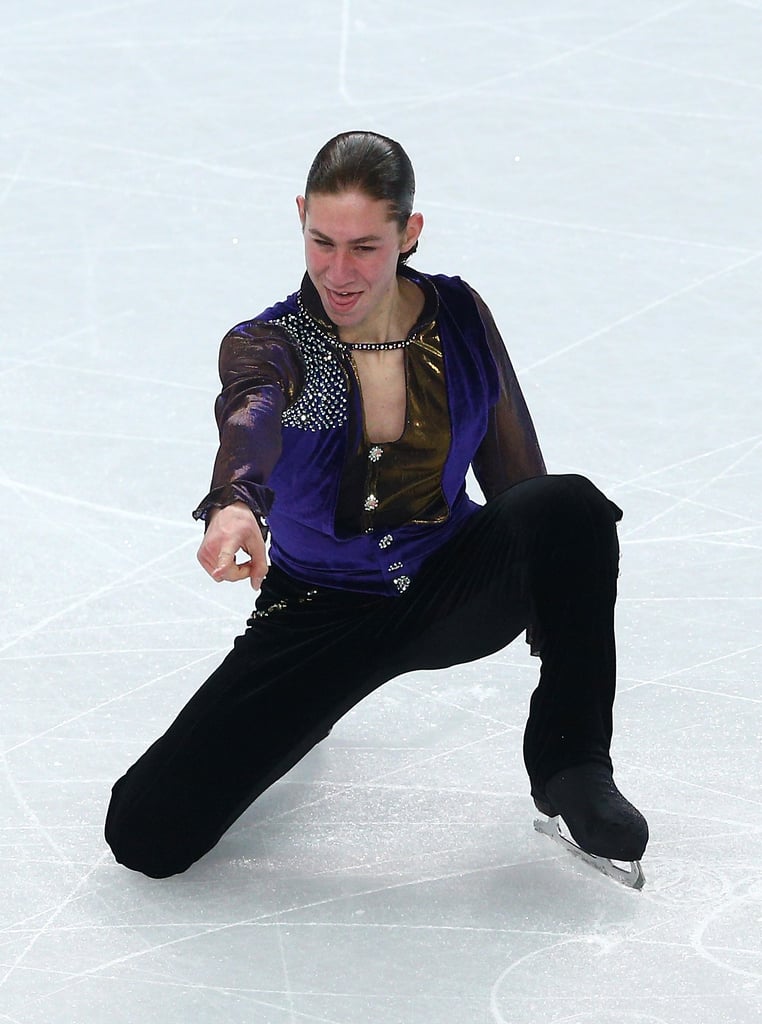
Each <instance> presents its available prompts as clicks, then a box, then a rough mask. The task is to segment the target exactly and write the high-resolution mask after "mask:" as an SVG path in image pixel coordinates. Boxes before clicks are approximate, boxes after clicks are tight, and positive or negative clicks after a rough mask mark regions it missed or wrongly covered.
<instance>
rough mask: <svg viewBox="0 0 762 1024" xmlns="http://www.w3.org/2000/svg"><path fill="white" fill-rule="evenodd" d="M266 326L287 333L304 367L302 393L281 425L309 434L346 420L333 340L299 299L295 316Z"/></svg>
mask: <svg viewBox="0 0 762 1024" xmlns="http://www.w3.org/2000/svg"><path fill="white" fill-rule="evenodd" d="M269 323H270V324H272V325H273V326H277V327H280V328H282V329H283V330H284V331H285V332H286V334H287V335H288V336H289V338H291V340H292V341H293V342H294V343H295V345H296V347H297V348H298V349H299V353H300V355H301V357H302V361H303V364H304V386H303V388H302V392H301V394H300V396H299V398H298V399H297V400H296V402H294V404H293V405H291V406H289V407H288V408H287V409H286V410H285V411H284V412H283V415H282V417H281V422H282V423H283V425H284V426H285V427H297V428H298V429H299V430H309V431H317V430H327V429H331V428H334V427H340V426H342V425H343V424H344V423H346V421H347V418H348V403H347V387H346V378H345V376H344V373H343V371H342V369H341V367H340V365H339V363H338V361H337V359H336V357H335V354H334V351H333V350H334V347H335V345H336V342H335V340H334V339H333V338H331V336H330V334H328V333H327V331H325V330H323V329H322V328H321V327H320V325H319V324H318V323H317V322H316V321H315V320H313V319H312V317H311V316H310V315H309V313H307V311H306V310H305V309H304V307H303V305H302V302H301V297H300V299H299V310H298V312H297V313H289V314H287V315H286V316H283V317H280V318H278V319H276V320H271V321H269Z"/></svg>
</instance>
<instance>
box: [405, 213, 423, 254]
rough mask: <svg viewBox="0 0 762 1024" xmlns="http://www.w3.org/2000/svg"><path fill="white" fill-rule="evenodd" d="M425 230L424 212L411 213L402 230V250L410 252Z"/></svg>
mask: <svg viewBox="0 0 762 1024" xmlns="http://www.w3.org/2000/svg"><path fill="white" fill-rule="evenodd" d="M422 231H423V214H421V213H411V214H410V216H409V217H408V219H407V224H406V225H405V230H404V231H403V232H402V239H401V241H400V252H408V250H409V249H412V247H413V246H414V245H415V243H416V242H417V241H418V239H419V238H420V236H421V232H422Z"/></svg>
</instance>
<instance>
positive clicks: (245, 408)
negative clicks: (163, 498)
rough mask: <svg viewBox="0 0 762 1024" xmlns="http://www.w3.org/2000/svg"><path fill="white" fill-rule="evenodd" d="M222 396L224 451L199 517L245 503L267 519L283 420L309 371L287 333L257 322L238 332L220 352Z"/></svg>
mask: <svg viewBox="0 0 762 1024" xmlns="http://www.w3.org/2000/svg"><path fill="white" fill-rule="evenodd" d="M219 370H220V380H221V381H222V391H221V393H220V395H219V396H218V398H217V401H216V402H215V407H214V412H215V416H216V419H217V426H218V429H219V435H220V446H219V450H218V452H217V458H216V459H215V463H214V471H213V474H212V484H211V488H210V490H209V493H208V494H207V495H206V497H205V498H204V499H203V501H201V503H200V504H199V506H198V508H196V509H195V511H194V512H193V517H194V519H204V520H205V519H206V518H207V516H208V514H209V512H210V510H211V509H213V508H220V507H222V506H224V505H230V504H232V503H233V502H234V501H243V502H245V503H246V504H247V505H248V506H249V508H250V509H251V510H252V512H254V514H255V515H256V516H257V517H258V518H260V519H261V517H263V516H266V515H267V514H268V512H269V511H270V508H271V506H272V503H273V497H274V495H273V492H272V490H271V489H270V488H269V487H268V486H267V481H268V479H269V476H270V473H271V472H272V470H273V467H274V466H275V464H276V462H277V461H278V459H279V458H280V453H281V415H282V413H283V410H284V409H286V408H288V406H290V405H292V404H293V403H294V402H295V401H296V399H297V398H298V397H299V392H300V390H301V387H302V381H303V370H302V362H301V358H300V356H299V353H298V351H297V349H296V347H295V346H294V344H293V343H292V342H291V341H290V339H289V338H288V337H287V335H286V334H285V332H283V331H281V330H279V329H278V328H277V327H274V326H273V325H271V324H268V323H265V322H257V321H252V322H250V323H246V324H242V325H239V326H238V327H235V328H233V330H232V331H230V333H229V334H227V335H226V336H225V338H224V339H223V341H222V345H221V347H220V359H219Z"/></svg>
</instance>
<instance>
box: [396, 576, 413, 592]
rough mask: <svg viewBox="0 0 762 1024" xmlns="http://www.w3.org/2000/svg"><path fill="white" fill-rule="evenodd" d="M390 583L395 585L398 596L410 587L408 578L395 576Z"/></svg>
mask: <svg viewBox="0 0 762 1024" xmlns="http://www.w3.org/2000/svg"><path fill="white" fill-rule="evenodd" d="M392 583H393V584H394V585H395V587H396V588H397V590H399V592H400V594H404V593H405V591H406V590H407V588H408V587H409V586H410V577H409V576H397V577H396V578H395V579H393V580H392Z"/></svg>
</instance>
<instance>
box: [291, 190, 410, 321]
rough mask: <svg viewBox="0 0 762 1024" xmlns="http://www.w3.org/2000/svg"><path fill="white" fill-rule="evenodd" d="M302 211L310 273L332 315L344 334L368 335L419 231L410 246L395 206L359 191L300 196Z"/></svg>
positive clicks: (299, 204) (329, 314)
mask: <svg viewBox="0 0 762 1024" xmlns="http://www.w3.org/2000/svg"><path fill="white" fill-rule="evenodd" d="M297 205H298V207H299V216H300V219H301V222H302V228H303V232H304V253H305V259H306V263H307V273H308V274H309V276H310V279H311V280H312V283H313V284H314V285H315V287H316V288H317V291H318V294H319V295H320V299H321V301H322V303H323V307H324V308H325V311H326V313H327V314H328V316H329V317H330V318H331V320H332V321H333V322H334V323H335V324H336V326H337V327H339V328H340V329H341V328H342V327H344V328H352V329H353V330H356V329H360V330H362V327H363V325H364V324H366V323H367V324H370V323H371V322H372V321H373V318H374V315H375V314H376V313H378V312H379V311H380V310H381V309H382V308H383V307H384V305H385V303H386V302H388V301H389V299H390V296H391V295H392V294H393V292H394V289H395V288H396V277H397V258H398V256H399V254H400V252H406V251H407V250H408V249H409V248H410V247H411V246H412V244H413V242H414V241H415V238H417V236H418V234H419V233H420V232H419V230H418V231H416V230H415V227H413V229H412V231H413V232H414V234H415V237H414V238H413V241H409V240H408V239H409V236H410V234H411V229H410V227H408V228H407V229H406V230H405V231H400V227H399V224H398V223H397V221H396V220H395V219H393V218H392V217H391V215H390V206H389V203H387V202H386V201H385V200H378V199H371V198H369V197H368V196H366V195H365V194H364V193H362V192H358V191H345V192H340V193H338V194H336V195H331V194H323V193H317V194H313V195H311V196H310V198H309V201H306V200H305V199H304V197H303V196H299V197H298V199H297ZM415 216H416V215H415V214H414V215H413V217H415ZM413 217H411V218H410V220H411V221H412V220H413Z"/></svg>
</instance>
